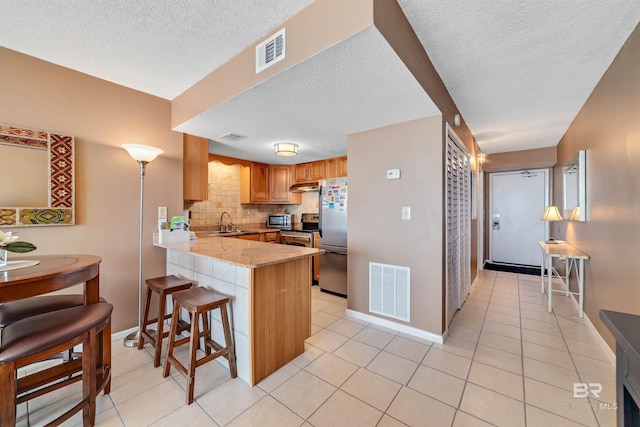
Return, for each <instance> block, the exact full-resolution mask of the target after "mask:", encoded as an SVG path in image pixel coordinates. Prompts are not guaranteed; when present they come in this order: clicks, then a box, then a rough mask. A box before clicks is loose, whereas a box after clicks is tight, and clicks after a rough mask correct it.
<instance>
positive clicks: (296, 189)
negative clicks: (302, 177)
mask: <svg viewBox="0 0 640 427" xmlns="http://www.w3.org/2000/svg"><path fill="white" fill-rule="evenodd" d="M289 191H291V192H293V193H304V192H305V191H318V183H317V182H307V183H304V184H294V185H292V186H291V188H290V190H289Z"/></svg>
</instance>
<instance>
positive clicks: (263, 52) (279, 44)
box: [256, 28, 285, 74]
mask: <svg viewBox="0 0 640 427" xmlns="http://www.w3.org/2000/svg"><path fill="white" fill-rule="evenodd" d="M284 50H285V29H284V28H283V29H281V30H280V31H278V32H277V33H275V34H274V35H273V36H271V37H269V38H268V39H267V40H265V41H263V42H262V43H260V44H259V45H257V46H256V74H257V73H259V72H260V71H262V70H264V69H266V68H269V67H270V66H272V65H273V64H275V63H276V62H278V61H281V60H283V59H284Z"/></svg>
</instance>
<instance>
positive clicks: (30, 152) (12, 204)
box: [0, 124, 75, 228]
mask: <svg viewBox="0 0 640 427" xmlns="http://www.w3.org/2000/svg"><path fill="white" fill-rule="evenodd" d="M74 148H75V147H74V139H73V137H72V136H67V135H58V134H53V133H50V132H46V131H38V130H32V129H24V128H19V127H16V126H10V125H2V124H0V159H1V160H2V172H3V173H2V175H3V176H2V179H3V183H2V185H1V186H0V228H6V227H26V226H42V225H73V224H75V210H74V202H75V191H74V190H75V177H74V175H75V173H74V172H75V167H74V163H73V162H74Z"/></svg>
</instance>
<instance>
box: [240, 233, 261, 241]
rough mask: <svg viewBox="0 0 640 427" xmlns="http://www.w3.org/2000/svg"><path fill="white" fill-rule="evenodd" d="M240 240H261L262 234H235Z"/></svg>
mask: <svg viewBox="0 0 640 427" xmlns="http://www.w3.org/2000/svg"><path fill="white" fill-rule="evenodd" d="M234 237H235V238H236V239H240V240H255V241H260V234H241V235H240V236H234Z"/></svg>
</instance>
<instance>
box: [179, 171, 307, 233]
mask: <svg viewBox="0 0 640 427" xmlns="http://www.w3.org/2000/svg"><path fill="white" fill-rule="evenodd" d="M241 170H242V167H241V166H240V165H231V166H228V165H225V164H223V163H221V162H219V161H217V160H215V161H212V162H209V200H206V201H202V202H188V203H186V202H185V204H184V208H185V209H186V210H189V211H191V226H192V227H211V228H216V227H218V226H219V225H220V215H222V213H223V212H229V214H230V215H231V221H232V222H233V223H234V224H236V225H238V226H240V225H247V224H251V225H253V226H264V225H265V224H266V221H267V214H270V213H274V212H289V213H292V214H295V221H296V222H298V221H300V215H301V214H302V213H309V212H318V194H317V193H316V192H306V193H302V204H301V205H262V204H241V203H240V172H241ZM226 223H227V219H226V218H225V224H226Z"/></svg>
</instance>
